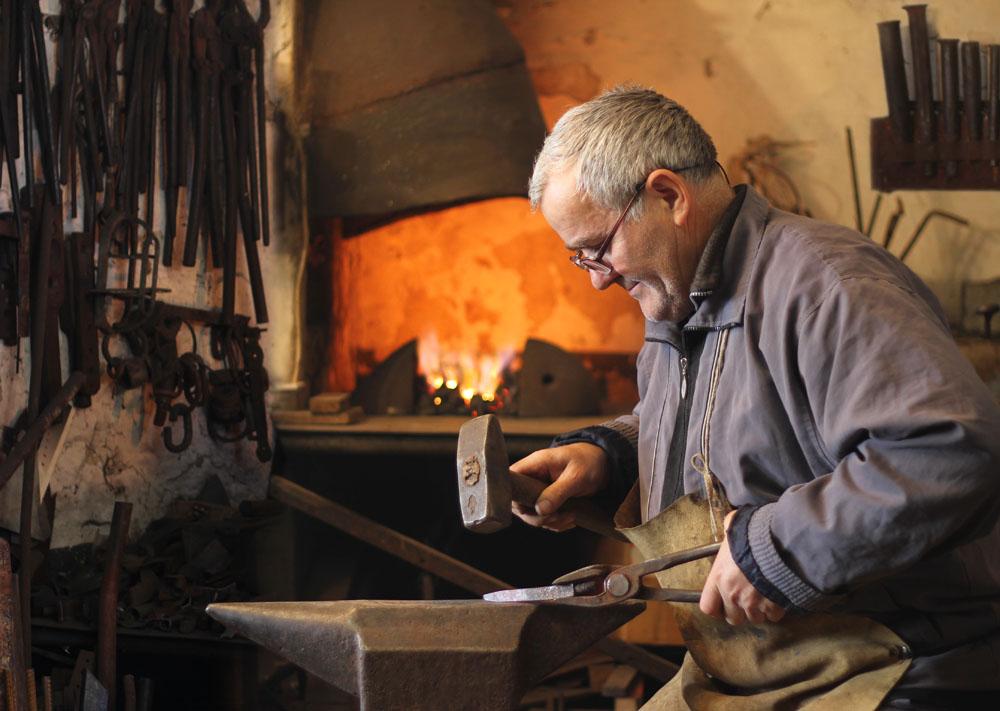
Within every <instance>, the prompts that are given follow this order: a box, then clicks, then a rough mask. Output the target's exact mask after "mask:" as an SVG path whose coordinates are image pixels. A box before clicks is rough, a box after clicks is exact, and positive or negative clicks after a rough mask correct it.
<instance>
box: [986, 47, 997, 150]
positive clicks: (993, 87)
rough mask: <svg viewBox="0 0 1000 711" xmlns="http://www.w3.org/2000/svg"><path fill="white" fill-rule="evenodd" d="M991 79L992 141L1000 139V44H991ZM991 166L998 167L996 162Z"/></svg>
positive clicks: (989, 129) (988, 123) (989, 113)
mask: <svg viewBox="0 0 1000 711" xmlns="http://www.w3.org/2000/svg"><path fill="white" fill-rule="evenodd" d="M989 58H990V64H989V78H988V85H987V87H988V88H987V91H986V96H987V112H986V114H987V121H986V131H987V135H986V137H987V138H988V139H989V140H991V141H996V140H997V139H1000V44H991V45H990V48H989ZM990 165H992V166H993V167H996V165H997V162H996V161H995V160H993V161H990Z"/></svg>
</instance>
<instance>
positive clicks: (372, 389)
mask: <svg viewBox="0 0 1000 711" xmlns="http://www.w3.org/2000/svg"><path fill="white" fill-rule="evenodd" d="M426 351H427V347H425V348H424V350H423V352H421V349H420V348H419V347H418V342H417V341H416V340H411V341H408V342H407V343H405V344H404V345H402V346H400V347H399V348H398V349H396V351H394V352H393V353H392V354H391V355H390V356H389V357H388V358H386V359H385V360H384V361H382V362H381V363H380V364H378V365H377V366H376V367H375V369H374V370H373V371H372V372H371V373H370V374H369V375H367V376H365V377H363V378H362V379H361V380H360V381H359V383H358V386H357V388H356V389H355V390H354V393H353V394H352V397H351V401H352V402H353V403H354V404H356V405H360V406H361V407H362V408H363V409H364V411H365V413H366V414H369V415H411V414H417V415H469V416H475V415H481V414H485V413H497V414H505V415H519V416H524V417H571V416H576V415H590V414H597V413H599V412H600V410H601V407H600V400H601V398H600V389H599V387H598V383H597V381H596V379H595V377H594V375H593V374H592V373H591V372H590V371H589V370H588V369H587V368H586V367H585V366H584V364H583V362H582V360H581V359H580V358H579V357H578V356H576V355H574V354H572V353H569V352H567V351H565V350H563V349H562V348H559V347H558V346H556V345H553V344H551V343H547V342H546V341H542V340H538V339H534V338H531V339H528V341H527V343H526V344H525V347H524V351H523V352H522V353H521V354H520V355H518V356H515V355H513V354H507V355H501V356H486V357H479V358H475V357H472V356H461V357H459V356H452V357H443V358H442V357H440V356H438V355H437V354H436V353H435V354H433V356H432V357H428V356H427V355H426Z"/></svg>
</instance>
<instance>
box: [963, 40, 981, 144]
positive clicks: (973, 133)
mask: <svg viewBox="0 0 1000 711" xmlns="http://www.w3.org/2000/svg"><path fill="white" fill-rule="evenodd" d="M982 100H983V74H982V58H981V56H980V53H979V43H978V42H963V43H962V106H963V108H964V110H965V135H966V138H967V139H968V140H970V141H978V140H979V139H980V138H981V137H982V135H983V117H982V113H981V111H982Z"/></svg>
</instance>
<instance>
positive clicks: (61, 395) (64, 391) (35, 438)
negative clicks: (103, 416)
mask: <svg viewBox="0 0 1000 711" xmlns="http://www.w3.org/2000/svg"><path fill="white" fill-rule="evenodd" d="M86 379H87V376H86V374H84V373H82V372H80V371H78V370H77V371H74V372H73V373H72V374H71V375H70V376H69V378H67V379H66V383H65V384H64V385H63V386H62V388H60V390H59V392H58V393H56V395H55V397H53V398H52V400H51V401H50V402H49V403H48V404H47V405H46V406H45V409H44V410H42V412H41V413H40V414H39V415H38V417H37V418H35V420H34V421H33V422H32V423H31V424H30V425H29V426H28V429H27V430H25V433H24V436H22V437H21V439H19V440H18V441H17V444H15V445H14V447H13V449H11V450H10V454H8V455H7V457H6V458H5V459H4V460H3V461H0V487H2V486H3V485H4V484H6V483H7V480H8V479H10V477H11V476H13V474H14V472H16V471H17V468H18V467H19V466H20V465H21V463H22V462H24V461H25V460H26V459H27V457H28V455H29V454H31V453H33V452H34V451H35V450H36V449H37V448H38V444H39V442H41V441H42V436H43V435H44V434H45V432H46V431H48V429H49V427H51V426H52V423H53V422H54V421H55V420H56V418H57V417H59V415H61V414H62V411H63V410H64V409H65V408H66V407H67V406H68V405H69V403H70V401H71V400H72V399H73V397H74V396H75V395H76V393H77V391H78V390H79V389H80V388H81V387H82V385H83V383H84V382H86Z"/></svg>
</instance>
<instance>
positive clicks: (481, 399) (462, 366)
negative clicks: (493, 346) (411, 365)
mask: <svg viewBox="0 0 1000 711" xmlns="http://www.w3.org/2000/svg"><path fill="white" fill-rule="evenodd" d="M417 358H418V363H417V374H418V376H419V378H421V379H422V381H423V382H422V384H421V385H422V387H421V388H420V393H419V395H418V400H417V412H418V413H420V414H466V413H471V414H472V415H481V414H484V413H487V412H506V411H509V410H510V405H511V400H512V387H511V383H512V381H513V377H512V376H513V372H514V371H515V370H517V369H518V368H519V367H520V362H519V359H518V358H517V355H516V352H515V350H514V348H513V347H508V348H504V349H501V350H500V351H499V352H497V353H474V352H473V351H472V350H471V349H466V350H460V351H457V352H456V351H454V350H451V351H448V350H445V349H443V348H442V347H441V345H440V343H439V342H438V338H437V335H436V334H434V333H431V334H429V335H426V336H424V337H422V338H420V340H419V341H418V343H417Z"/></svg>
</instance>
